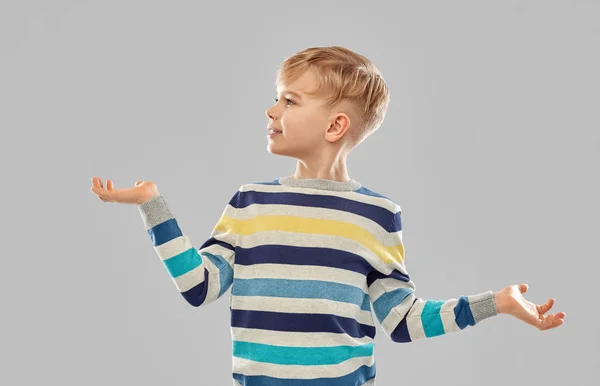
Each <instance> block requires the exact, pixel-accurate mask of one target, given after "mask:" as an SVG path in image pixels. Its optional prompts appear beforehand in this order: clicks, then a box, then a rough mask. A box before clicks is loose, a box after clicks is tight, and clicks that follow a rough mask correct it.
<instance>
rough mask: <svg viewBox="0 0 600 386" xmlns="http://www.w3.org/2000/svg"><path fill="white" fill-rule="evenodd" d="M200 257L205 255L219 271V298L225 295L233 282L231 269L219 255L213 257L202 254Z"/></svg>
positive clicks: (209, 254) (208, 254) (210, 254)
mask: <svg viewBox="0 0 600 386" xmlns="http://www.w3.org/2000/svg"><path fill="white" fill-rule="evenodd" d="M201 255H206V257H208V258H209V259H210V261H212V263H213V264H214V265H215V266H216V267H217V268H218V269H219V283H220V285H221V289H220V291H219V297H220V296H221V295H223V293H225V291H227V290H228V289H229V286H231V283H232V282H233V269H232V268H231V266H230V265H229V263H228V262H227V260H225V259H224V258H223V256H220V255H213V254H212V253H208V252H202V253H201Z"/></svg>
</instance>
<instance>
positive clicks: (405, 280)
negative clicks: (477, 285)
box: [367, 207, 498, 343]
mask: <svg viewBox="0 0 600 386" xmlns="http://www.w3.org/2000/svg"><path fill="white" fill-rule="evenodd" d="M388 231H389V232H390V233H389V237H388V240H387V242H386V243H385V249H386V251H388V256H389V259H388V261H387V262H385V264H383V265H382V268H380V269H376V270H375V271H374V272H372V273H370V274H369V275H368V277H367V284H368V289H369V298H370V300H371V303H372V305H373V310H374V312H375V315H376V317H377V319H378V320H379V323H380V324H381V327H382V329H383V330H384V331H385V333H386V334H387V335H388V336H389V337H390V338H391V339H392V341H394V342H400V343H404V342H412V341H415V340H418V339H424V338H431V337H435V336H439V335H444V334H447V333H453V332H459V331H462V330H463V329H464V328H465V327H467V326H474V325H476V324H477V323H480V322H482V321H483V320H485V319H487V318H490V317H492V316H496V315H498V310H497V308H496V304H495V302H494V297H493V291H491V290H490V291H486V292H483V293H479V294H475V295H468V296H460V297H459V298H458V299H449V300H424V299H421V298H418V297H416V295H415V288H416V287H415V284H414V282H413V281H412V280H411V279H410V277H409V275H408V272H407V271H406V265H405V262H404V245H403V243H402V221H401V212H400V209H399V207H398V210H397V211H396V213H395V214H394V216H393V219H392V223H391V225H390V227H389V229H388Z"/></svg>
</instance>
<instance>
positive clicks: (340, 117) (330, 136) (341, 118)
mask: <svg viewBox="0 0 600 386" xmlns="http://www.w3.org/2000/svg"><path fill="white" fill-rule="evenodd" d="M349 128H350V117H349V116H348V115H347V114H346V113H337V114H336V115H335V116H334V117H333V121H332V122H331V124H330V125H329V128H328V129H327V133H326V135H325V139H326V140H327V141H329V142H335V141H338V140H339V139H340V138H342V137H343V136H344V134H345V133H346V131H348V129H349Z"/></svg>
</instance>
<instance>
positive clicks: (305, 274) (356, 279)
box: [235, 263, 368, 293]
mask: <svg viewBox="0 0 600 386" xmlns="http://www.w3.org/2000/svg"><path fill="white" fill-rule="evenodd" d="M235 277H236V279H257V278H261V279H290V280H320V281H327V282H334V283H340V284H346V285H351V286H354V287H357V288H360V289H361V290H362V291H363V292H364V293H367V291H368V288H367V278H366V276H365V275H363V274H361V273H358V272H354V271H350V270H347V269H342V268H335V267H325V266H317V265H295V264H270V263H265V264H253V265H241V264H238V265H236V267H235Z"/></svg>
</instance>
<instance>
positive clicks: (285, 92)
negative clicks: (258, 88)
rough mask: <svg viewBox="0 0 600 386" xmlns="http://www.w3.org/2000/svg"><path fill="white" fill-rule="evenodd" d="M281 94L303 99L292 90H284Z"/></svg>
mask: <svg viewBox="0 0 600 386" xmlns="http://www.w3.org/2000/svg"><path fill="white" fill-rule="evenodd" d="M281 93H282V94H290V95H294V96H295V97H296V98H298V99H302V96H301V95H300V94H298V93H297V92H295V91H292V90H283V91H282V92H281Z"/></svg>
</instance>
